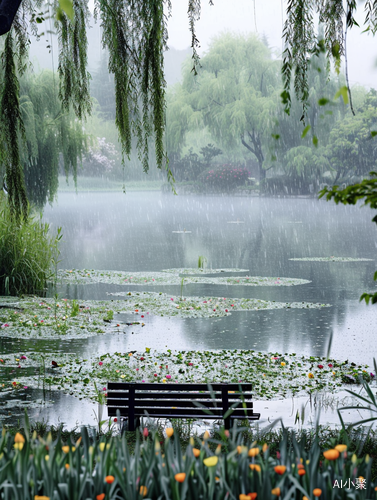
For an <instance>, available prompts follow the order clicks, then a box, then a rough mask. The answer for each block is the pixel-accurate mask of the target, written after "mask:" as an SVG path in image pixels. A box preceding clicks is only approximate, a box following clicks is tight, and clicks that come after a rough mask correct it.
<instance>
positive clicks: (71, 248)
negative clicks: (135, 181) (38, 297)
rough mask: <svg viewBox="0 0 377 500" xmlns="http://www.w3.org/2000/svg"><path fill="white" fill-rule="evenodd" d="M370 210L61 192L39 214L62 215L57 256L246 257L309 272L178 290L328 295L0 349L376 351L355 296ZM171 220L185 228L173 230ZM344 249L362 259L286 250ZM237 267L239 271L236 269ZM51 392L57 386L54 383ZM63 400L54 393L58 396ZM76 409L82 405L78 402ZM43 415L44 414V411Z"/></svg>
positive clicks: (368, 318) (310, 202)
mask: <svg viewBox="0 0 377 500" xmlns="http://www.w3.org/2000/svg"><path fill="white" fill-rule="evenodd" d="M374 215H375V212H373V211H371V210H370V209H369V208H366V207H362V208H360V207H359V206H357V207H350V206H337V205H335V204H334V203H333V202H326V201H324V200H316V199H269V198H246V197H221V196H218V197H209V198H204V197H196V196H182V195H180V196H172V195H167V194H162V193H159V192H148V193H142V192H131V193H127V194H126V195H124V194H122V193H79V194H74V193H60V194H59V199H58V202H57V203H56V204H54V205H53V206H52V207H46V209H45V212H44V217H43V218H44V221H46V222H49V223H50V224H51V226H52V228H53V229H56V228H57V227H58V226H61V227H62V232H63V241H62V245H61V259H62V260H61V262H60V264H59V267H60V268H63V269H71V268H76V269H80V268H87V269H103V270H122V271H161V270H162V269H165V268H180V267H197V262H198V256H199V255H204V256H205V257H206V258H207V261H208V267H212V268H221V267H237V268H243V269H249V272H248V274H249V275H250V276H272V277H291V278H303V279H307V280H310V281H311V283H310V284H306V285H298V286H292V287H268V286H264V287H247V286H215V285H186V286H185V287H184V292H183V294H184V295H186V296H189V295H200V296H218V297H255V298H260V299H266V300H275V301H283V302H288V301H309V302H321V303H329V304H331V305H332V307H330V308H323V309H318V310H300V309H288V310H274V311H253V312H237V313H233V314H232V315H231V316H229V317H226V318H217V319H184V320H183V319H178V318H167V317H157V316H152V315H149V317H148V318H147V320H145V323H146V326H145V327H144V328H141V327H138V326H137V325H134V326H133V333H131V331H130V330H127V334H110V335H106V336H102V337H97V338H90V339H87V340H80V341H74V340H69V341H64V340H59V341H55V340H52V341H37V342H35V341H29V340H19V341H17V342H15V341H14V340H12V339H7V338H2V339H0V352H2V353H7V352H19V351H20V352H21V351H28V350H33V351H35V350H37V349H40V350H41V351H44V352H47V353H48V352H51V353H53V352H56V351H62V352H75V353H77V354H78V355H79V356H84V355H85V357H88V356H89V355H91V354H101V353H104V352H115V351H127V350H129V349H144V347H145V346H148V347H152V348H156V349H159V350H164V349H166V348H171V349H181V350H183V349H255V350H258V351H273V352H276V351H278V352H283V353H284V352H287V353H292V352H296V353H297V354H313V355H318V356H322V355H325V354H326V350H327V345H328V341H329V337H330V335H331V332H332V333H333V343H332V349H331V355H332V357H335V358H338V359H341V360H345V359H350V360H353V361H355V362H359V363H361V362H362V363H369V364H372V360H373V357H374V356H375V355H376V356H377V335H376V327H377V306H366V305H365V303H360V302H359V297H360V295H361V293H362V292H364V291H375V289H376V285H375V282H374V281H373V274H374V271H375V270H376V262H375V258H376V250H377V248H376V247H377V231H376V227H375V226H376V225H375V224H374V223H372V222H371V219H372V217H373V216H374ZM173 231H186V232H184V233H174V232H173ZM329 256H338V257H354V258H368V259H373V261H371V262H297V261H296V262H295V261H290V260H289V259H290V258H298V257H329ZM243 274H245V273H243ZM129 290H131V291H136V290H143V291H163V292H167V293H171V294H177V295H178V294H180V287H179V286H171V285H170V286H161V287H160V288H158V287H147V286H146V287H140V286H131V285H127V286H124V287H122V286H115V285H105V284H97V285H86V286H82V285H70V286H63V287H61V288H60V290H59V291H60V294H61V296H62V297H65V298H70V299H73V298H76V299H82V300H83V299H101V300H111V298H115V299H116V298H117V297H111V296H109V295H108V293H109V292H118V291H129ZM115 319H118V320H124V321H127V315H122V317H117V316H116V317H115ZM55 397H56V398H57V397H58V396H57V395H55ZM59 401H60V403H59V404H60V405H63V406H64V405H65V404H66V402H65V399H64V397H60V399H59ZM80 411H81V410H80ZM49 418H50V417H49Z"/></svg>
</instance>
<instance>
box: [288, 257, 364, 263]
mask: <svg viewBox="0 0 377 500" xmlns="http://www.w3.org/2000/svg"><path fill="white" fill-rule="evenodd" d="M289 260H298V261H303V262H365V261H371V260H374V259H364V258H360V259H357V258H354V257H303V258H297V259H296V258H295V259H289Z"/></svg>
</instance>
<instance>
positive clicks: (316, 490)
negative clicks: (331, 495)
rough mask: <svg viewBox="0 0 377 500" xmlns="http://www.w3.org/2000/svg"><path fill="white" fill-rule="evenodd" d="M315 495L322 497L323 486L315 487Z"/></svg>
mask: <svg viewBox="0 0 377 500" xmlns="http://www.w3.org/2000/svg"><path fill="white" fill-rule="evenodd" d="M313 495H314V496H315V497H320V496H321V495H322V490H321V488H315V489H314V490H313Z"/></svg>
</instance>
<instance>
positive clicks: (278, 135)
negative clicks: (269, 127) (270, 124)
mask: <svg viewBox="0 0 377 500" xmlns="http://www.w3.org/2000/svg"><path fill="white" fill-rule="evenodd" d="M376 134H377V132H376ZM271 136H272V137H273V138H274V139H276V140H278V139H279V138H280V134H271Z"/></svg>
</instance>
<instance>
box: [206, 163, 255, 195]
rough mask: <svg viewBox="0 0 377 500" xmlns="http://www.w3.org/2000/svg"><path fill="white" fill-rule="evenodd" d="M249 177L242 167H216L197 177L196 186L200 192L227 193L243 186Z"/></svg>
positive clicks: (248, 173)
mask: <svg viewBox="0 0 377 500" xmlns="http://www.w3.org/2000/svg"><path fill="white" fill-rule="evenodd" d="M249 176H250V172H249V171H248V170H247V169H246V168H244V167H236V166H232V165H218V166H216V167H213V168H209V169H208V170H206V171H205V172H203V173H202V174H200V175H199V177H198V186H199V187H200V188H201V189H202V190H208V191H220V192H228V191H232V190H234V189H236V188H237V187H239V186H242V185H243V184H245V182H246V181H247V179H248V177H249Z"/></svg>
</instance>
